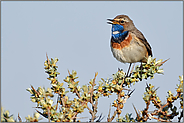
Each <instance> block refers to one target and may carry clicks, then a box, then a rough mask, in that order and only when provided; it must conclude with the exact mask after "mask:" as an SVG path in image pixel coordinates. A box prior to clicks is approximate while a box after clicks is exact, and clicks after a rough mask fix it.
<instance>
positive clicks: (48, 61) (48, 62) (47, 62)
mask: <svg viewBox="0 0 184 123" xmlns="http://www.w3.org/2000/svg"><path fill="white" fill-rule="evenodd" d="M46 57H47V63H48V64H50V61H49V58H48V55H47V52H46Z"/></svg>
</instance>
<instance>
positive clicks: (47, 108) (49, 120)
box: [47, 107, 50, 122]
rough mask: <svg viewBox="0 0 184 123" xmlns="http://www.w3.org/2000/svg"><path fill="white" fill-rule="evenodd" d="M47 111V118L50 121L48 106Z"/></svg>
mask: <svg viewBox="0 0 184 123" xmlns="http://www.w3.org/2000/svg"><path fill="white" fill-rule="evenodd" d="M47 112H48V120H49V122H50V110H49V108H48V107H47Z"/></svg>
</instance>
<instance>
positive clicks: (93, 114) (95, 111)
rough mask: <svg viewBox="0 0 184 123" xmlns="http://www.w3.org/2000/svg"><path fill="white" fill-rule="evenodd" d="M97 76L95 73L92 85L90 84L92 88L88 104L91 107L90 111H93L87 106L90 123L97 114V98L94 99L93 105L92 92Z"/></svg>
mask: <svg viewBox="0 0 184 123" xmlns="http://www.w3.org/2000/svg"><path fill="white" fill-rule="evenodd" d="M97 75H98V73H95V77H94V79H93V84H92V88H91V90H90V91H89V94H90V103H91V105H92V109H93V111H92V110H91V109H90V108H89V107H88V106H87V108H88V110H89V109H90V110H89V112H90V114H91V115H92V118H91V122H94V120H95V118H96V113H97V105H98V98H97V99H96V101H95V104H94V102H93V91H94V86H95V80H96V76H97Z"/></svg>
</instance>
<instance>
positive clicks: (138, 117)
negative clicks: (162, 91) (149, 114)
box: [132, 104, 140, 120]
mask: <svg viewBox="0 0 184 123" xmlns="http://www.w3.org/2000/svg"><path fill="white" fill-rule="evenodd" d="M132 105H133V107H134V110H135V112H136V114H137V119H138V120H139V119H140V116H139V114H138V112H137V110H136V108H135V106H134V104H132Z"/></svg>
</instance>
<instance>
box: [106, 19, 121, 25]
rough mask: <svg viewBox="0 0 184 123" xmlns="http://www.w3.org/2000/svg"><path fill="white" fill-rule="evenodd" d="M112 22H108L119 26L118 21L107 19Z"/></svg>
mask: <svg viewBox="0 0 184 123" xmlns="http://www.w3.org/2000/svg"><path fill="white" fill-rule="evenodd" d="M107 20H108V21H110V22H107V23H108V24H119V23H118V21H117V20H114V19H107Z"/></svg>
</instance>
